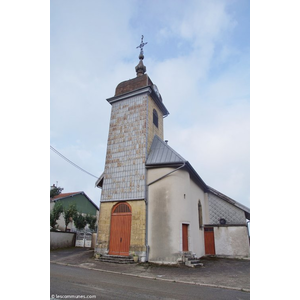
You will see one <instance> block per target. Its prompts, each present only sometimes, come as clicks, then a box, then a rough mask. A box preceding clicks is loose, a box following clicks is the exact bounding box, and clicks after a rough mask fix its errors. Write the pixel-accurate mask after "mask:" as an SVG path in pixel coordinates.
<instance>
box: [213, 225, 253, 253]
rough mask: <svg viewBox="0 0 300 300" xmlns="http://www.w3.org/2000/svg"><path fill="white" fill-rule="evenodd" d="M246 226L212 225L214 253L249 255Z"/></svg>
mask: <svg viewBox="0 0 300 300" xmlns="http://www.w3.org/2000/svg"><path fill="white" fill-rule="evenodd" d="M247 230H248V229H247V227H245V226H239V227H236V226H229V227H214V236H215V251H216V255H224V256H231V257H250V245H249V239H248V232H247Z"/></svg>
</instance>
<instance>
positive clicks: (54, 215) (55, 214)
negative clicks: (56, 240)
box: [50, 202, 63, 229]
mask: <svg viewBox="0 0 300 300" xmlns="http://www.w3.org/2000/svg"><path fill="white" fill-rule="evenodd" d="M62 212H63V206H62V204H61V203H60V202H55V204H54V207H53V209H52V211H51V212H50V226H51V227H52V228H53V229H56V227H57V224H56V221H57V220H58V219H59V217H60V215H61V213H62Z"/></svg>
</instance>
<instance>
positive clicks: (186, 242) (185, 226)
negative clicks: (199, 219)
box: [182, 224, 189, 251]
mask: <svg viewBox="0 0 300 300" xmlns="http://www.w3.org/2000/svg"><path fill="white" fill-rule="evenodd" d="M188 228H189V225H188V224H182V251H189V239H188V236H189V235H188V233H189V231H188Z"/></svg>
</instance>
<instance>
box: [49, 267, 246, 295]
mask: <svg viewBox="0 0 300 300" xmlns="http://www.w3.org/2000/svg"><path fill="white" fill-rule="evenodd" d="M50 263H52V264H57V265H62V266H68V267H77V268H81V269H88V270H93V271H98V272H103V273H111V274H119V275H126V276H132V277H139V278H145V279H152V280H161V281H168V282H174V283H175V282H176V283H183V284H192V285H199V286H207V287H212V288H220V289H228V290H236V291H242V292H247V293H250V289H245V288H237V287H232V286H224V285H216V284H210V283H199V282H191V281H182V280H174V279H166V278H160V277H153V276H145V275H136V274H132V273H123V272H118V271H110V270H104V269H96V268H91V267H87V266H81V265H73V264H68V263H63V262H59V261H50Z"/></svg>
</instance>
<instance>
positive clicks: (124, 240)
mask: <svg viewBox="0 0 300 300" xmlns="http://www.w3.org/2000/svg"><path fill="white" fill-rule="evenodd" d="M130 233H131V207H130V205H129V204H128V203H126V202H121V203H118V204H116V205H115V206H114V207H113V209H112V212H111V223H110V241H109V254H110V255H123V256H128V255H129V247H130Z"/></svg>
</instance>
